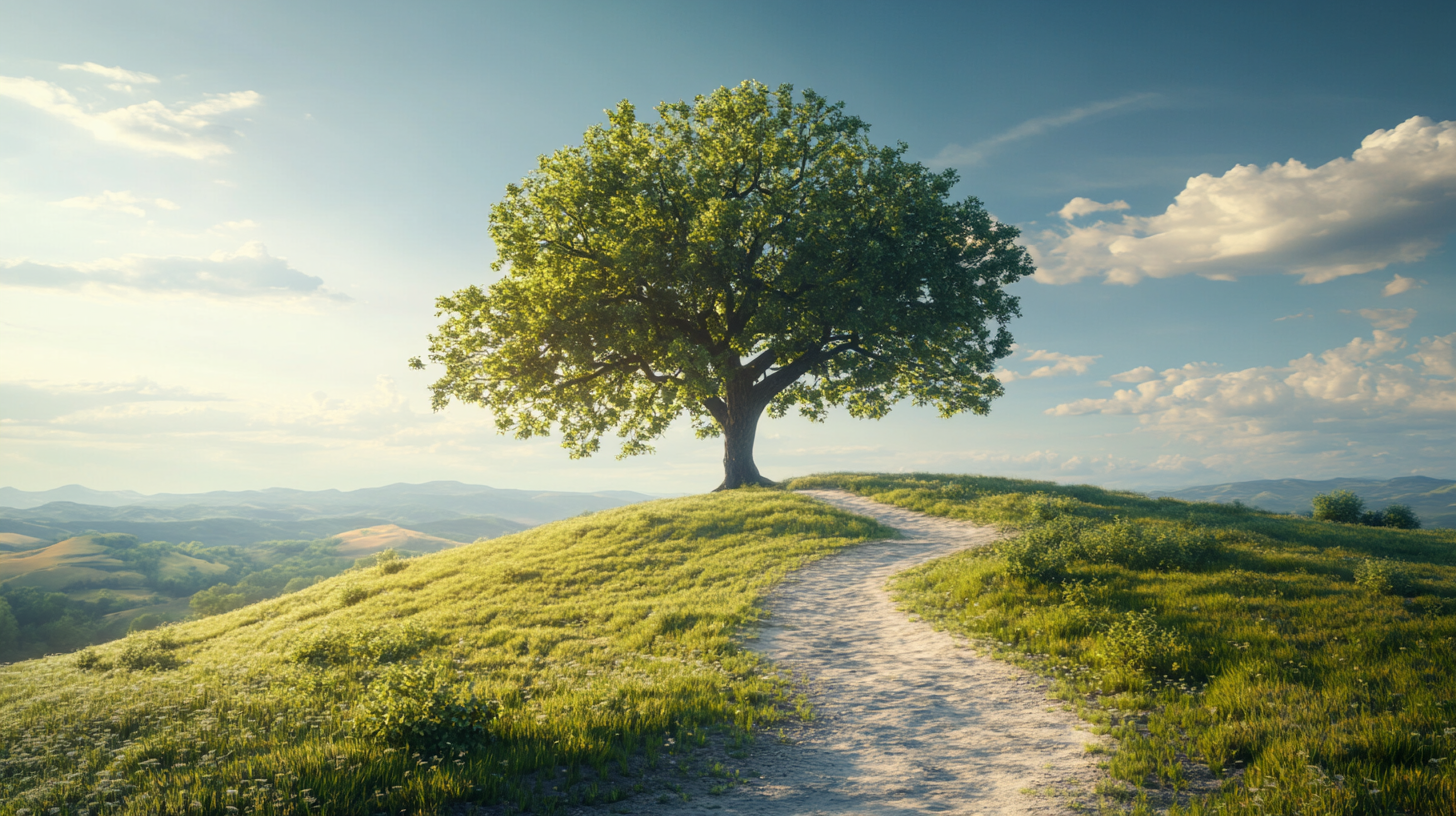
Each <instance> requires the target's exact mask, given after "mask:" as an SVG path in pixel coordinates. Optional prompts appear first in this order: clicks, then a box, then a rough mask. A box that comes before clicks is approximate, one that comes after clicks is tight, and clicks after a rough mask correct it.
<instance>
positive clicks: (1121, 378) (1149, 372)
mask: <svg viewBox="0 0 1456 816" xmlns="http://www.w3.org/2000/svg"><path fill="white" fill-rule="evenodd" d="M1156 376H1158V372H1156V371H1154V370H1153V367H1152V366H1138V367H1137V368H1132V369H1128V370H1127V371H1124V372H1122V373H1121V374H1113V375H1112V379H1113V380H1115V381H1117V382H1125V383H1140V382H1147V381H1148V380H1151V379H1152V378H1154V377H1156Z"/></svg>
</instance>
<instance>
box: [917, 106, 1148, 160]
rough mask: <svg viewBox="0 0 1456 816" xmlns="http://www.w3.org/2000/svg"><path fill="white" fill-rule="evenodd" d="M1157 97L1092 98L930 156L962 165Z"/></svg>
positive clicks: (949, 147) (950, 146) (1131, 107)
mask: <svg viewBox="0 0 1456 816" xmlns="http://www.w3.org/2000/svg"><path fill="white" fill-rule="evenodd" d="M1157 98H1158V95H1157V94H1152V93H1140V94H1131V95H1129V96H1123V97H1119V98H1117V99H1107V100H1104V101H1101V102H1093V103H1092V104H1090V105H1083V106H1082V107H1079V108H1072V109H1071V110H1068V111H1063V112H1062V113H1056V114H1052V115H1049V116H1038V117H1036V118H1034V119H1028V120H1026V121H1025V122H1022V123H1021V124H1019V125H1017V126H1015V127H1013V128H1011V129H1010V130H1006V131H1003V132H1001V133H998V134H996V135H995V136H992V137H991V138H989V139H984V140H982V141H979V142H976V143H975V144H973V145H971V146H969V147H962V146H961V145H958V144H950V145H946V146H945V147H944V148H943V149H942V150H941V151H940V153H938V154H936V156H935V158H934V159H931V160H930V162H929V164H930V165H931V166H934V167H961V166H964V165H968V164H976V163H978V162H980V161H981V160H982V159H984V158H986V156H987V155H988V154H990V153H991V152H993V151H995V150H996V149H997V148H999V147H1001V146H1002V145H1005V144H1009V143H1011V142H1016V141H1020V140H1022V139H1026V138H1030V137H1032V136H1039V135H1041V134H1043V133H1046V132H1047V131H1049V130H1055V129H1056V128H1061V127H1066V126H1067V125H1072V124H1076V123H1077V122H1080V121H1082V120H1083V119H1088V118H1091V117H1093V116H1097V115H1099V114H1104V113H1112V112H1113V111H1119V110H1132V109H1136V108H1140V107H1145V106H1147V105H1148V104H1150V103H1151V102H1153V101H1154V100H1156V99H1157Z"/></svg>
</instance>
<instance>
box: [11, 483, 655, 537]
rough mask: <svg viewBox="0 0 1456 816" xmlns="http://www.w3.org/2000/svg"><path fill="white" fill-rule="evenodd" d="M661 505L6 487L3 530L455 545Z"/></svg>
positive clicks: (386, 490)
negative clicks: (415, 534) (381, 534)
mask: <svg viewBox="0 0 1456 816" xmlns="http://www.w3.org/2000/svg"><path fill="white" fill-rule="evenodd" d="M652 498H655V497H653V496H649V495H647V494H645V493H635V492H632V491H629V490H609V491H601V492H596V493H568V492H556V491H532V490H510V489H499V488H493V487H487V486H485V485H471V484H464V483H462V482H444V481H441V482H427V483H425V484H393V485H388V486H385V487H371V488H364V489H360V490H349V491H341V490H291V489H288V488H271V489H268V490H246V491H213V492H211V493H185V494H184V493H157V494H153V495H143V494H141V493H135V492H132V491H126V490H118V491H103V490H92V489H90V488H87V487H82V486H81V485H67V486H65V487H58V488H56V489H54V490H44V491H35V492H31V491H24V490H17V489H15V488H11V487H0V533H18V534H21V535H25V536H32V537H35V538H39V539H45V540H47V541H58V540H60V539H62V538H66V537H69V536H72V535H78V534H81V533H84V532H87V531H96V532H115V533H127V534H130V535H134V536H136V537H137V538H139V539H141V540H143V541H154V540H158V541H173V542H182V541H201V542H203V543H206V544H212V545H222V544H235V545H243V544H250V543H253V542H256V541H266V540H278V539H315V538H324V537H328V536H332V535H335V534H337V533H340V532H342V531H345V530H352V529H357V528H362V527H374V526H378V525H383V524H398V525H400V526H402V527H407V528H409V529H411V530H416V531H419V532H421V533H427V534H429V535H433V536H439V537H442V538H448V539H451V540H454V541H474V540H476V539H477V538H490V537H494V536H498V535H503V534H505V533H510V532H515V531H517V530H522V529H525V528H526V527H533V526H535V525H537V524H542V523H544V522H547V521H554V520H556V519H562V518H567V517H569V516H575V515H580V514H581V513H585V512H593V511H596V510H605V509H607V508H611V507H620V506H622V505H625V504H632V503H635V502H639V501H647V500H649V499H652Z"/></svg>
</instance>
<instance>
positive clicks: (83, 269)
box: [0, 242, 350, 301]
mask: <svg viewBox="0 0 1456 816" xmlns="http://www.w3.org/2000/svg"><path fill="white" fill-rule="evenodd" d="M323 283H324V282H323V280H322V279H321V278H317V277H315V276H313V275H306V274H304V273H302V272H300V271H298V270H297V269H294V268H293V267H291V266H289V265H288V262H287V261H286V260H284V259H283V258H275V257H273V256H272V255H269V254H268V250H267V249H266V248H265V247H264V246H263V245H262V244H260V243H257V242H252V243H248V244H244V245H243V246H242V247H241V248H240V249H238V250H237V251H236V252H214V253H212V254H211V255H209V256H207V257H205V258H189V257H181V256H172V257H157V256H150V255H126V256H123V257H121V258H106V259H102V260H99V261H96V262H94V263H85V264H46V263H36V262H33V261H26V260H22V261H8V262H6V261H0V286H16V287H25V288H31V289H57V290H65V291H83V290H87V291H103V292H105V291H111V292H131V293H143V294H165V295H201V296H205V297H214V298H228V299H237V298H247V299H258V298H264V299H267V298H272V299H280V298H281V299H300V298H322V299H326V300H333V301H348V300H350V298H349V297H348V296H347V295H342V294H336V293H333V292H330V291H328V290H327V289H325V288H324V285H323Z"/></svg>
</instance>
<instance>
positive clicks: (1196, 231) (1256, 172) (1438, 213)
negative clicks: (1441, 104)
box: [1031, 116, 1456, 291]
mask: <svg viewBox="0 0 1456 816" xmlns="http://www.w3.org/2000/svg"><path fill="white" fill-rule="evenodd" d="M1068 206H1071V204H1069V205H1068ZM1453 224H1456V122H1449V121H1448V122H1434V121H1432V120H1430V119H1428V118H1426V117H1423V116H1416V117H1412V118H1410V119H1407V120H1406V121H1405V122H1402V123H1401V124H1400V125H1399V126H1397V127H1395V128H1392V129H1390V130H1377V131H1375V132H1374V133H1372V134H1370V135H1369V136H1367V137H1365V139H1364V140H1363V141H1362V142H1361V145H1360V148H1359V149H1358V150H1356V151H1355V152H1354V154H1353V155H1352V156H1351V157H1350V158H1349V159H1345V158H1343V157H1341V158H1337V159H1335V160H1333V161H1331V162H1328V163H1327V164H1324V165H1321V166H1319V167H1313V168H1311V167H1308V166H1306V165H1305V164H1303V163H1302V162H1299V161H1297V160H1295V159H1290V160H1289V161H1288V162H1285V163H1283V164H1279V163H1275V164H1271V165H1269V166H1268V167H1265V168H1262V169H1261V168H1259V167H1257V166H1255V165H1237V166H1235V167H1234V168H1233V169H1232V170H1229V171H1228V172H1227V173H1224V174H1223V175H1222V176H1218V177H1215V176H1212V175H1209V174H1204V175H1201V176H1197V177H1195V178H1191V179H1189V180H1188V184H1187V186H1185V187H1184V189H1183V191H1182V192H1181V193H1179V194H1178V196H1177V198H1176V200H1175V201H1174V203H1172V204H1170V205H1169V206H1168V208H1167V209H1166V210H1165V211H1164V212H1163V213H1161V214H1159V215H1153V216H1134V215H1124V216H1122V218H1121V219H1120V220H1118V221H1098V222H1096V223H1093V224H1089V225H1087V226H1084V227H1078V226H1075V225H1070V224H1069V225H1067V226H1065V227H1062V228H1059V229H1053V230H1047V231H1044V232H1042V233H1041V234H1040V235H1039V236H1037V237H1036V238H1035V239H1034V240H1033V241H1032V246H1031V249H1032V253H1033V255H1034V256H1035V258H1036V261H1037V265H1038V266H1039V267H1040V271H1038V272H1037V275H1036V277H1037V279H1038V280H1040V281H1042V282H1044V283H1071V282H1073V281H1078V280H1082V279H1083V278H1088V277H1099V276H1100V277H1102V278H1103V279H1104V280H1106V281H1108V282H1110V283H1122V284H1133V283H1136V282H1138V281H1140V280H1142V279H1144V278H1149V277H1152V278H1167V277H1175V276H1178V275H1201V276H1203V277H1206V278H1214V279H1220V280H1232V279H1234V278H1237V277H1241V276H1245V275H1255V274H1268V273H1288V274H1294V275H1299V276H1300V277H1301V278H1302V281H1303V282H1305V283H1323V282H1325V281H1329V280H1333V279H1335V278H1338V277H1343V276H1346V275H1359V274H1364V273H1366V272H1371V271H1374V270H1378V269H1384V268H1385V267H1386V266H1389V265H1390V264H1392V263H1407V262H1412V261H1418V260H1420V259H1422V258H1424V257H1426V256H1427V255H1428V254H1429V253H1430V252H1431V251H1432V250H1434V249H1435V248H1436V247H1438V246H1439V245H1440V244H1441V242H1442V241H1443V240H1444V239H1445V237H1446V236H1447V235H1448V234H1449V233H1450V232H1451V231H1452V225H1453ZM1407 280H1408V279H1407ZM1392 286H1397V288H1398V287H1399V285H1398V284H1396V283H1395V282H1392ZM1400 291H1404V290H1400Z"/></svg>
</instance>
